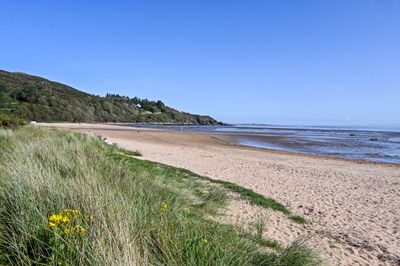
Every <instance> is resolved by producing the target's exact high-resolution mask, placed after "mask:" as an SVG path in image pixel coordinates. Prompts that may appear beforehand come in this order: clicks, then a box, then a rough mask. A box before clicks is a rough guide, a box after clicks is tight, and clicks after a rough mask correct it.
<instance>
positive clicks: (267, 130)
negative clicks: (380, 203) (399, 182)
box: [134, 124, 400, 164]
mask: <svg viewBox="0 0 400 266" xmlns="http://www.w3.org/2000/svg"><path fill="white" fill-rule="evenodd" d="M134 126H135V127H137V126H140V127H151V128H163V129H167V130H173V131H191V132H211V133H226V134H229V135H231V136H233V139H234V140H235V141H236V143H237V144H239V145H243V146H250V147H257V148H262V149H269V150H278V151H288V152H296V153H304V154H315V155H324V156H333V157H340V158H347V159H355V160H367V161H373V162H384V163H393V164H400V126H399V127H396V126H393V127H386V128H383V127H381V128H377V127H355V126H353V127H352V126H342V127H340V126H290V125H279V126H278V125H261V124H235V125H216V126H182V125H138V124H135V125H134Z"/></svg>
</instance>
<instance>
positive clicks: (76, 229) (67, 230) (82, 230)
mask: <svg viewBox="0 0 400 266" xmlns="http://www.w3.org/2000/svg"><path fill="white" fill-rule="evenodd" d="M86 231H87V229H86V228H85V227H83V226H80V225H76V226H74V227H72V228H65V229H64V233H65V234H66V235H68V234H73V233H86Z"/></svg>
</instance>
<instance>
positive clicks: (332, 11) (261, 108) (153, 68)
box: [0, 0, 400, 124]
mask: <svg viewBox="0 0 400 266" xmlns="http://www.w3.org/2000/svg"><path fill="white" fill-rule="evenodd" d="M0 14H1V15H0V36H1V39H0V69H4V70H9V71H21V72H26V73H31V74H35V75H39V76H43V77H46V78H49V79H52V80H56V81H60V82H63V83H67V84H69V85H71V86H74V87H76V88H79V89H81V90H84V91H86V92H89V93H93V94H98V95H105V93H106V92H113V93H119V94H121V95H128V96H132V97H133V96H139V97H142V98H149V99H154V100H157V99H161V100H163V101H164V102H165V103H166V104H168V105H170V106H172V107H175V108H177V109H180V110H185V111H189V112H194V113H201V114H210V115H212V116H214V117H215V118H217V119H219V120H223V121H225V122H257V123H283V124H346V123H347V124H351V123H354V124H377V123H382V124H385V123H391V124H394V123H396V124H400V1H398V0H359V1H356V0H343V1H340V0H320V1H317V0H314V1H311V0H304V1H299V0H293V1H285V0H269V1H268V0H265V1H257V0H252V1H246V0H243V1H234V0H229V1H228V0H227V1H222V0H221V1H216V0H213V1H206V0H202V1H187V0H186V1H173V0H168V1H165V0H160V1H151V0H146V1H99V0H97V1H71V0H70V1H41V0H37V1H18V0H13V1H12V0H8V1H7V0H5V1H1V2H0Z"/></svg>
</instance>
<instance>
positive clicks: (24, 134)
mask: <svg viewBox="0 0 400 266" xmlns="http://www.w3.org/2000/svg"><path fill="white" fill-rule="evenodd" d="M120 153H121V151H120V150H118V149H117V148H116V147H113V146H107V145H104V144H103V143H102V142H101V141H100V140H99V139H98V138H96V137H94V136H90V135H86V134H76V133H72V132H67V131H59V130H50V129H41V128H36V127H25V128H22V129H19V130H16V131H5V130H0V162H1V163H0V264H5V265H316V264H318V263H319V261H318V259H317V258H316V257H315V256H314V253H313V252H312V251H311V250H309V249H307V248H305V247H304V245H298V244H296V243H295V245H292V246H291V247H289V248H287V249H283V250H282V251H280V252H279V253H266V252H265V251H264V250H263V248H262V245H260V244H258V243H257V241H255V240H252V239H251V238H249V237H244V236H241V235H240V234H239V233H238V232H237V231H236V230H235V228H234V227H232V226H229V225H222V224H219V223H217V222H213V221H210V220H209V219H207V218H206V217H209V216H210V215H212V214H214V213H215V212H216V211H217V210H218V209H219V208H221V207H222V206H224V203H225V202H226V201H227V196H226V195H225V194H224V192H223V190H221V189H219V188H217V187H215V185H210V184H209V183H208V182H206V181H205V180H203V179H199V178H198V177H197V176H195V175H190V174H187V173H185V174H183V173H181V171H179V170H176V169H174V168H171V167H165V166H163V165H160V164H157V163H152V162H148V161H140V160H138V159H135V158H132V157H129V156H124V155H121V154H120Z"/></svg>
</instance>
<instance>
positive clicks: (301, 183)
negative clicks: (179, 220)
mask: <svg viewBox="0 0 400 266" xmlns="http://www.w3.org/2000/svg"><path fill="white" fill-rule="evenodd" d="M42 125H45V126H51V127H61V128H71V129H74V130H77V131H81V132H90V133H93V134H96V135H102V136H104V137H107V138H108V139H109V140H110V141H112V142H113V143H116V144H118V146H120V147H122V148H125V149H130V150H138V151H140V152H141V153H142V154H143V157H141V158H143V159H147V160H152V161H157V162H161V163H165V164H168V165H172V166H178V167H183V168H186V169H189V170H191V171H193V172H195V173H198V174H201V175H206V176H209V177H211V178H215V179H221V180H227V181H230V182H234V183H237V184H240V185H242V186H244V187H246V188H250V189H252V190H254V191H256V192H258V193H260V194H262V195H265V196H267V197H272V198H274V199H276V200H277V201H279V202H281V203H283V204H284V205H286V206H287V207H288V208H290V210H292V211H293V213H295V214H298V215H302V216H304V217H305V218H306V219H307V220H309V221H310V223H309V224H306V225H299V224H296V223H293V222H292V221H290V220H288V219H287V218H286V217H284V216H283V215H281V214H280V213H276V212H272V211H268V210H261V209H260V208H258V207H255V206H252V205H250V204H248V203H247V202H245V201H243V200H241V199H240V198H235V199H234V200H233V201H232V203H231V204H230V205H229V206H228V208H227V210H226V211H225V214H224V215H222V216H221V218H220V219H221V221H223V222H227V223H235V224H241V225H244V226H246V224H247V225H250V224H251V223H252V222H254V221H255V219H257V217H260V213H261V212H265V214H266V217H267V218H266V219H267V220H268V230H267V232H266V235H268V237H269V238H272V239H275V240H278V241H280V242H282V243H284V244H288V243H289V242H291V241H293V240H294V239H296V238H298V237H299V236H311V239H310V240H309V241H308V244H309V245H310V246H313V247H315V248H316V249H318V250H319V251H320V253H321V256H322V257H323V258H324V260H325V261H326V264H328V265H400V212H399V207H400V166H399V165H390V164H380V163H369V162H363V161H351V160H346V159H337V158H329V157H322V156H313V155H302V154H294V153H288V152H278V151H269V150H262V149H257V148H249V147H242V146H238V145H235V144H234V143H232V136H230V135H226V134H225V135H224V134H218V133H216V134H211V133H190V132H171V131H163V130H154V129H143V128H132V127H124V126H116V125H107V124H42Z"/></svg>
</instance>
